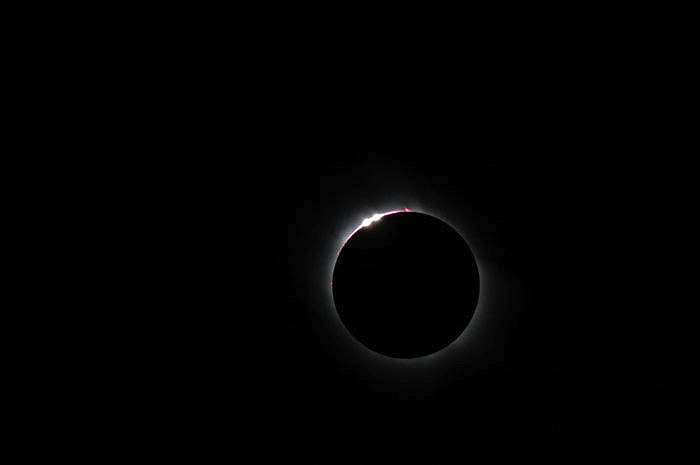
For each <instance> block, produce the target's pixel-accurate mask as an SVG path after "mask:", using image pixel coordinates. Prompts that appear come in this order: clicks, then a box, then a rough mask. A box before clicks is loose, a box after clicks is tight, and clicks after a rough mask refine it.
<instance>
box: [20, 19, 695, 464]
mask: <svg viewBox="0 0 700 465" xmlns="http://www.w3.org/2000/svg"><path fill="white" fill-rule="evenodd" d="M217 23H218V22H217ZM225 24H226V22H225ZM696 36H697V34H696V31H695V29H694V27H691V26H689V25H687V24H686V23H685V22H683V21H679V20H676V19H666V18H656V17H654V18H646V19H630V18H618V19H613V20H611V19H596V20H582V19H577V18H550V19H539V20H536V21H535V20H531V19H499V20H498V21H492V20H487V19H484V18H479V17H473V16H472V17H468V18H462V17H457V16H454V17H450V18H445V19H441V20H435V19H430V20H428V19H422V20H419V19H415V18H414V19H413V20H410V21H409V20H403V19H402V20H399V19H396V18H395V19H393V20H384V19H382V20H378V19H376V20H349V19H347V20H339V19H329V18H326V19H323V20H315V19H314V20H312V19H311V18H306V19H305V20H304V21H298V20H297V19H296V18H295V19H294V20H292V19H291V18H286V19H277V20H274V21H271V20H267V19H266V20H264V21H263V20H261V19H253V18H247V17H244V16H240V17H236V18H233V19H232V20H231V21H230V23H227V25H226V26H222V25H221V24H220V23H219V24H217V25H214V24H208V23H198V24H196V25H194V24H190V23H188V22H177V23H166V22H157V21H156V22H145V23H143V24H140V25H138V26H136V25H131V24H129V23H123V24H121V25H120V26H118V27H114V26H111V25H110V26H106V25H102V24H99V23H97V22H90V23H89V25H86V24H82V25H81V24H78V25H75V26H70V27H68V26H65V27H61V26H58V27H53V28H51V29H43V28H37V30H31V31H27V32H26V33H25V35H23V36H21V37H20V38H19V40H17V41H16V48H17V50H18V51H19V55H20V56H21V57H22V66H20V67H19V71H20V74H21V77H22V81H23V83H22V85H21V86H20V89H19V97H20V98H21V99H22V100H23V105H24V108H25V110H26V111H25V112H22V116H21V117H20V119H21V121H20V122H21V123H22V125H23V126H24V127H25V131H23V132H22V134H21V135H22V137H23V143H22V146H21V149H20V151H19V158H20V160H21V164H22V171H21V173H20V178H19V179H20V181H21V186H20V187H19V188H18V190H17V191H16V199H17V200H13V202H15V203H16V204H17V205H19V207H20V210H21V211H22V217H21V219H20V221H19V224H20V228H21V230H22V235H23V239H24V240H23V241H22V242H21V246H20V250H21V252H22V254H23V263H22V265H21V266H20V270H19V275H20V280H21V282H22V286H21V289H20V291H21V293H22V301H21V305H20V306H19V307H18V313H19V314H20V315H21V321H22V322H21V324H20V327H19V330H20V331H21V334H22V336H23V342H22V343H21V344H20V345H19V346H18V353H19V357H18V358H19V360H20V364H21V365H22V367H23V372H22V373H23V375H22V376H20V377H19V379H20V380H21V386H22V390H23V395H22V396H21V397H20V398H19V400H18V402H19V404H20V408H23V409H24V410H25V411H26V415H23V420H22V421H21V423H20V424H19V426H18V428H17V429H18V430H19V431H20V432H22V434H23V435H24V434H25V433H26V437H27V438H29V440H28V441H27V443H28V445H27V451H28V453H29V454H48V455H49V456H53V457H59V456H66V457H74V458H87V459H91V460H93V459H97V460H99V461H105V460H109V459H118V460H124V459H128V460H129V461H136V462H154V461H165V462H173V461H183V462H196V463H201V462H202V461H216V462H237V463H256V462H261V463H262V462H270V463H287V462H291V463H522V461H537V462H544V463H559V464H566V463H596V464H597V463H633V462H641V461H647V462H648V463H681V462H688V461H689V460H688V459H689V458H691V459H692V457H693V454H694V456H695V457H697V447H696V445H697V439H698V434H697V433H698V430H697V421H692V422H691V421H690V419H692V418H696V417H697V392H698V385H697V381H695V380H694V375H695V374H696V372H697V368H696V367H695V366H696V365H697V355H698V350H697V336H696V335H695V328H696V326H695V325H694V324H695V323H694V322H695V321H697V317H696V314H697V308H698V305H697V297H696V295H695V292H694V291H695V290H696V289H697V284H698V279H697V278H698V275H697V264H696V260H697V259H698V246H697V237H698V232H699V231H698V229H699V228H698V219H697V217H698V215H697V203H698V187H697V168H693V164H692V160H693V159H694V158H696V157H697V153H698V150H697V149H698V147H697V127H698V126H697V122H698V118H697V111H698V73H697V71H698V69H697V59H696V55H697V50H696V39H697V37H696ZM386 206H390V207H396V208H403V207H404V206H406V207H408V208H415V207H416V206H418V207H421V206H423V207H426V208H428V209H429V208H430V207H433V208H437V209H440V210H441V212H440V213H441V214H442V215H447V216H449V217H450V218H448V219H449V220H450V221H451V222H452V224H459V225H460V226H461V227H463V228H465V229H466V230H468V234H467V235H468V236H469V239H470V241H472V240H473V243H472V242H470V245H472V247H473V248H474V253H475V255H476V256H477V258H478V259H479V260H480V264H481V263H483V264H484V265H485V267H486V268H487V269H488V272H487V274H488V276H489V279H490V282H491V283H492V287H491V288H490V289H491V291H492V294H491V296H492V297H491V302H492V304H491V305H490V306H489V307H488V308H487V309H485V310H484V311H485V312H486V313H484V322H485V323H484V325H483V328H481V329H480V330H479V334H478V335H476V336H475V338H474V339H473V340H472V341H471V342H470V343H469V345H468V347H467V348H465V349H464V350H461V349H460V351H454V352H452V353H451V355H450V357H446V358H443V359H439V360H437V361H436V362H435V363H433V364H431V363H423V364H418V365H416V366H405V365H400V366H399V365H391V363H389V362H386V361H378V360H377V359H374V358H371V357H369V358H368V357H367V356H366V354H364V355H363V353H362V352H361V351H359V350H358V349H357V348H356V347H354V346H352V345H349V344H348V343H347V339H345V338H344V337H343V336H342V334H339V332H338V330H337V329H338V328H337V327H336V326H334V325H333V323H332V318H330V317H329V316H328V314H327V313H324V312H329V311H332V308H329V307H328V306H327V304H328V302H327V295H325V294H324V293H323V291H322V290H321V289H324V287H323V286H325V285H326V283H329V282H330V275H328V276H327V275H326V271H325V270H326V269H327V268H326V267H327V265H328V263H329V260H331V255H332V254H333V253H335V252H336V251H337V249H336V250H333V249H334V247H337V246H338V245H339V244H338V242H337V241H338V237H339V234H341V233H342V232H347V231H348V230H349V229H350V230H351V229H352V228H353V227H354V226H356V224H354V223H353V221H356V218H357V217H358V215H361V214H363V213H365V212H370V213H373V212H374V211H373V210H374V209H376V208H382V207H386ZM465 347H466V346H465ZM693 444H695V447H691V446H693ZM692 449H695V450H692Z"/></svg>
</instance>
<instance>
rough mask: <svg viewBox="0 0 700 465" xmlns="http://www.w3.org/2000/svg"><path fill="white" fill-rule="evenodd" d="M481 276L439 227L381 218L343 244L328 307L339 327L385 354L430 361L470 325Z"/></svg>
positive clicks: (413, 219) (448, 230)
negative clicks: (332, 309) (332, 306)
mask: <svg viewBox="0 0 700 465" xmlns="http://www.w3.org/2000/svg"><path fill="white" fill-rule="evenodd" d="M478 297H479V273H478V270H477V266H476V261H475V260H474V255H473V254H472V252H471V250H470V249H469V246H468V245H467V243H466V242H465V241H464V239H463V238H462V237H461V236H460V235H459V234H458V233H457V231H455V230H454V229H452V227H450V226H449V225H447V224H446V223H444V222H443V221H441V220H439V219H437V218H435V217H432V216H430V215H425V214H422V213H415V212H401V213H393V214H389V215H387V216H384V217H383V218H381V219H380V220H378V221H377V222H374V223H372V224H370V225H368V226H366V227H364V228H362V229H360V230H358V231H357V232H355V234H354V235H353V236H352V237H351V238H350V239H349V240H348V241H347V242H346V243H345V245H344V246H343V248H342V250H341V251H340V254H339V255H338V258H337V260H336V263H335V268H334V269H333V300H334V302H335V308H336V309H337V311H338V314H339V315H340V319H341V320H342V322H343V324H344V325H345V327H346V328H347V329H348V330H349V331H350V333H352V335H353V336H354V337H355V338H356V339H357V340H358V341H360V342H361V343H362V344H364V345H365V346H367V347H368V348H370V349H372V350H374V351H376V352H379V353H381V354H384V355H388V356H391V357H398V358H412V357H420V356H423V355H428V354H431V353H433V352H437V351H438V350H440V349H442V348H444V347H446V346H447V345H449V344H450V343H451V342H452V341H454V340H455V339H456V338H457V337H458V336H459V335H460V334H461V333H462V331H464V329H465V328H466V327H467V325H468V324H469V321H470V320H471V318H472V316H473V315H474V311H475V309H476V304H477V300H478Z"/></svg>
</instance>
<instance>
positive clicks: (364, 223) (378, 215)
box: [362, 213, 387, 228]
mask: <svg viewBox="0 0 700 465" xmlns="http://www.w3.org/2000/svg"><path fill="white" fill-rule="evenodd" d="M386 214H387V213H375V214H374V215H372V216H370V217H369V218H365V219H364V220H363V221H362V227H363V228H364V227H366V226H369V225H370V224H372V223H376V222H377V221H379V220H381V219H382V217H383V216H384V215H386Z"/></svg>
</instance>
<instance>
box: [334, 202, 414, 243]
mask: <svg viewBox="0 0 700 465" xmlns="http://www.w3.org/2000/svg"><path fill="white" fill-rule="evenodd" d="M410 211H411V210H409V209H408V208H404V209H403V210H391V211H388V212H384V213H375V214H374V215H372V216H370V217H369V218H365V219H364V220H362V223H360V225H359V226H358V227H357V228H355V230H354V231H353V232H352V233H350V235H349V236H348V237H347V238H346V239H345V241H344V242H343V244H344V243H345V242H347V241H348V240H349V239H350V238H351V237H352V236H353V234H355V233H356V232H357V231H359V230H360V229H362V228H365V227H367V226H369V225H371V224H372V223H376V222H377V221H379V220H381V219H382V218H384V217H385V216H387V215H392V214H394V213H407V212H410ZM339 253H340V252H339Z"/></svg>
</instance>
